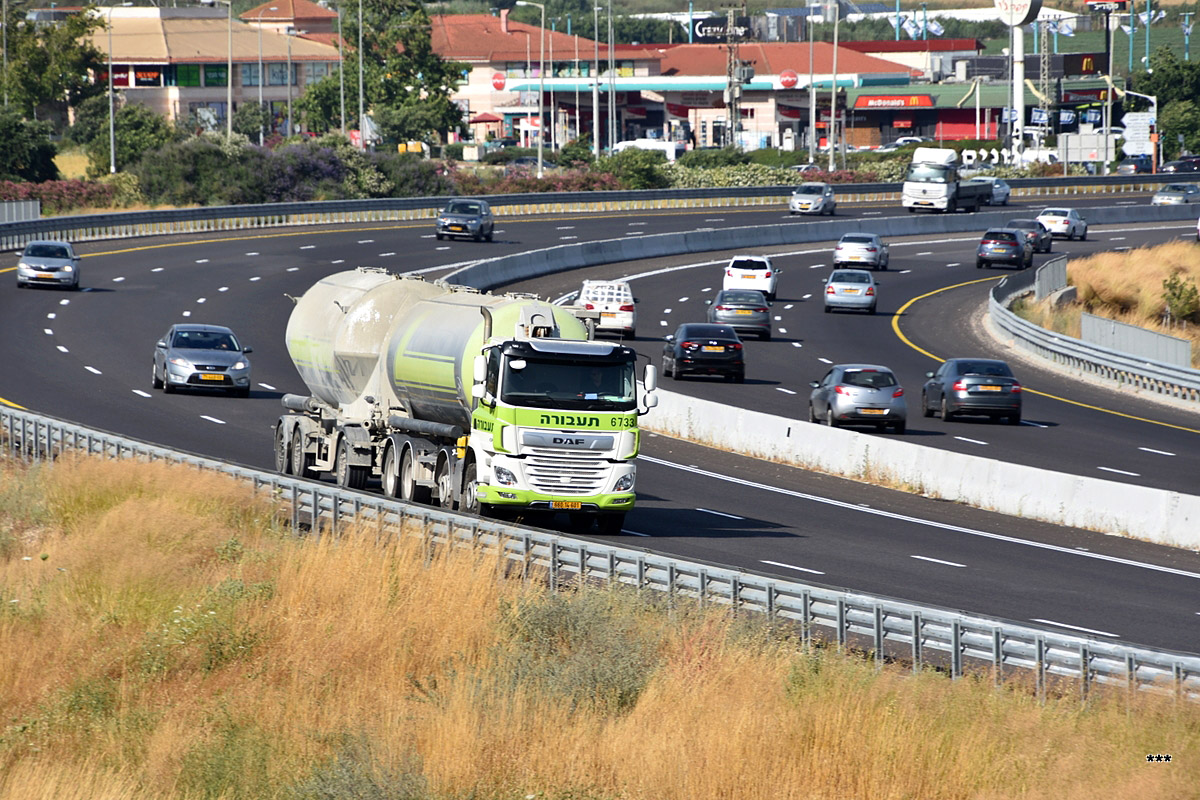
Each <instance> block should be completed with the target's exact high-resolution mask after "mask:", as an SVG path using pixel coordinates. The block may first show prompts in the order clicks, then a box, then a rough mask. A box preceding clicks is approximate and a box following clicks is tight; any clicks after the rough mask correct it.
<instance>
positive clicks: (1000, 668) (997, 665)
mask: <svg viewBox="0 0 1200 800" xmlns="http://www.w3.org/2000/svg"><path fill="white" fill-rule="evenodd" d="M992 677H993V679H994V680H995V681H996V685H997V686H999V685H1000V684H1001V683H1002V682H1003V680H1004V633H1003V632H1002V631H1001V630H1000V629H999V628H992Z"/></svg>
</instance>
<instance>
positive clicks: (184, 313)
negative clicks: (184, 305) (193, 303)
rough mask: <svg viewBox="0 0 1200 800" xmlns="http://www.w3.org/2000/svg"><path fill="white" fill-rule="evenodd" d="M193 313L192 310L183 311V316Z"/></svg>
mask: <svg viewBox="0 0 1200 800" xmlns="http://www.w3.org/2000/svg"><path fill="white" fill-rule="evenodd" d="M191 315H192V312H190V311H185V312H183V316H185V317H190V316H191Z"/></svg>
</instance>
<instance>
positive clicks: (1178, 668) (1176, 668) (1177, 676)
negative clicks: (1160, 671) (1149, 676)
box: [1171, 661, 1186, 703]
mask: <svg viewBox="0 0 1200 800" xmlns="http://www.w3.org/2000/svg"><path fill="white" fill-rule="evenodd" d="M1185 674H1186V673H1185V672H1184V669H1183V664H1180V663H1179V662H1178V661H1176V662H1175V663H1174V664H1173V665H1172V667H1171V677H1172V678H1174V680H1175V702H1176V703H1178V702H1179V701H1180V700H1181V699H1183V678H1184V675H1185Z"/></svg>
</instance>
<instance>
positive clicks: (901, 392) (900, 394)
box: [892, 389, 904, 397]
mask: <svg viewBox="0 0 1200 800" xmlns="http://www.w3.org/2000/svg"><path fill="white" fill-rule="evenodd" d="M892 397H904V390H903V389H897V390H896V391H894V392H892Z"/></svg>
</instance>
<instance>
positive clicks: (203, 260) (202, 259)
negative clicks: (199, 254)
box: [196, 258, 208, 264]
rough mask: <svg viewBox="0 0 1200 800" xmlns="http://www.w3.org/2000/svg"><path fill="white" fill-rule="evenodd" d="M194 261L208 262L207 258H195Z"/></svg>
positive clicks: (199, 262)
mask: <svg viewBox="0 0 1200 800" xmlns="http://www.w3.org/2000/svg"><path fill="white" fill-rule="evenodd" d="M196 263H197V264H207V263H208V259H207V258H197V259H196Z"/></svg>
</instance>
